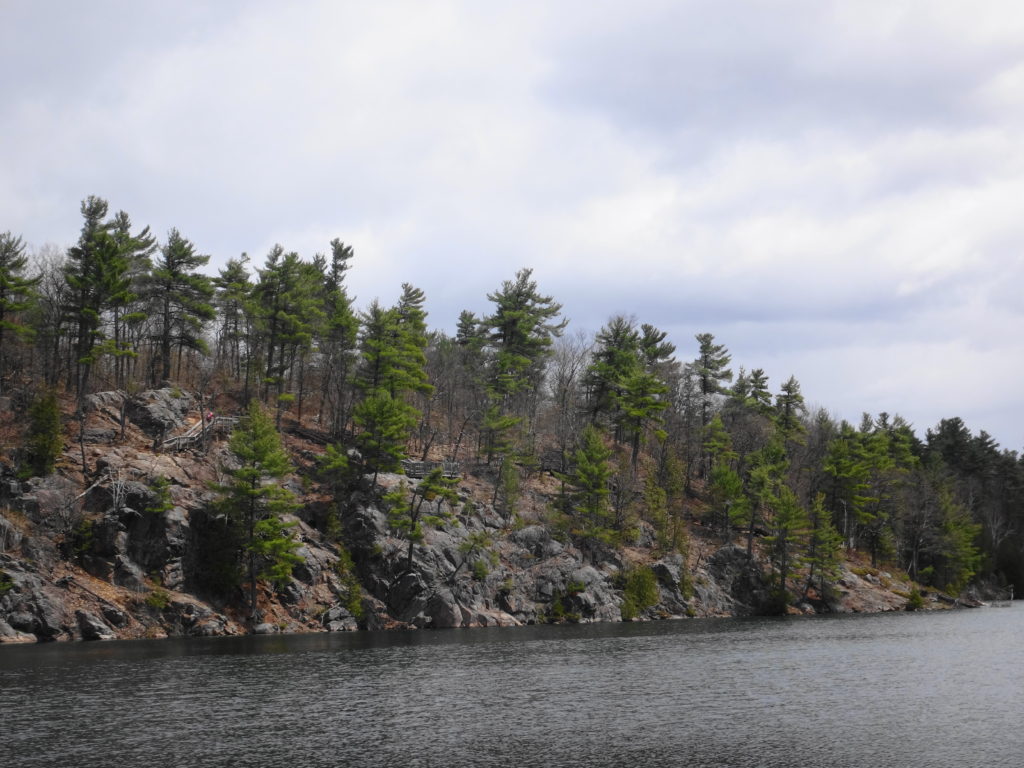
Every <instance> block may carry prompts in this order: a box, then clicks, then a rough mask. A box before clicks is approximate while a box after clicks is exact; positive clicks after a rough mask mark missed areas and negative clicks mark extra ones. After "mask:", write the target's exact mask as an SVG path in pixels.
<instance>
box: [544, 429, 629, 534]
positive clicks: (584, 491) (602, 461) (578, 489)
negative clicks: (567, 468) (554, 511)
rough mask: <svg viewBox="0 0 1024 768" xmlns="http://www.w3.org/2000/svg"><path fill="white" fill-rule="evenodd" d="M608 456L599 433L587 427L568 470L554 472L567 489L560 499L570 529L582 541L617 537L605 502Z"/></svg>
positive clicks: (610, 473)
mask: <svg viewBox="0 0 1024 768" xmlns="http://www.w3.org/2000/svg"><path fill="white" fill-rule="evenodd" d="M611 455H612V452H611V450H610V449H609V448H608V447H607V446H605V444H604V440H603V439H602V437H601V433H600V432H598V430H597V429H596V428H594V427H593V426H588V427H587V428H586V430H585V431H584V432H583V437H582V439H581V444H580V447H579V448H578V449H577V450H576V452H575V454H574V462H573V469H572V471H571V472H570V473H569V474H565V475H563V474H556V476H557V477H558V478H559V479H560V480H562V481H563V482H564V483H565V484H566V485H568V486H569V487H570V489H571V490H570V492H569V494H568V495H567V497H566V498H565V499H564V502H563V506H564V509H565V511H566V513H567V515H568V518H569V519H568V523H569V528H570V532H571V533H572V534H573V535H574V536H578V537H580V538H582V539H584V541H592V542H600V543H603V544H611V543H613V542H614V541H616V540H617V532H616V530H615V528H614V522H615V521H614V517H613V515H612V510H611V507H610V504H609V494H610V488H609V486H610V483H611V478H612V466H611V464H610V463H609V461H608V460H609V459H610V458H611Z"/></svg>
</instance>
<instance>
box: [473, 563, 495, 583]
mask: <svg viewBox="0 0 1024 768" xmlns="http://www.w3.org/2000/svg"><path fill="white" fill-rule="evenodd" d="M472 570H473V578H474V579H476V580H477V581H483V580H484V579H486V578H487V574H489V573H490V572H491V569H490V568H489V567H488V566H487V561H486V560H482V559H478V560H474V561H473V565H472Z"/></svg>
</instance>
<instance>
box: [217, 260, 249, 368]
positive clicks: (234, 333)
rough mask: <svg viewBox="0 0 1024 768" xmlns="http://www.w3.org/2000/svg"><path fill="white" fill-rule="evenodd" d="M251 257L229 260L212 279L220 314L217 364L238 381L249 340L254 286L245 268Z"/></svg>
mask: <svg viewBox="0 0 1024 768" xmlns="http://www.w3.org/2000/svg"><path fill="white" fill-rule="evenodd" d="M248 261H249V257H248V255H246V254H244V253H243V254H242V256H241V258H238V259H229V260H228V263H227V264H226V265H225V266H224V268H223V269H221V270H220V272H219V273H218V274H217V277H215V278H213V281H212V282H213V286H214V289H215V306H216V307H217V309H218V310H219V313H220V328H219V330H218V331H217V363H218V365H226V367H227V369H228V371H230V372H231V374H232V375H234V377H235V379H236V380H240V379H241V378H242V344H243V342H244V340H245V339H246V338H247V336H248V334H247V333H246V328H245V326H246V322H247V319H248V318H249V313H248V311H247V308H248V304H249V295H250V293H251V291H252V283H250V282H249V271H248V270H247V269H246V264H247V263H248Z"/></svg>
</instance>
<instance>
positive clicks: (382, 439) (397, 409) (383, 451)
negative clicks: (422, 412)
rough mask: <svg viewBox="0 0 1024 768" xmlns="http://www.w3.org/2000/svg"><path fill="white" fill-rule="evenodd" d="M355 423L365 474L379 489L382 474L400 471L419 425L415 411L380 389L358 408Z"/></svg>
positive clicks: (357, 444)
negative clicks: (379, 475)
mask: <svg viewBox="0 0 1024 768" xmlns="http://www.w3.org/2000/svg"><path fill="white" fill-rule="evenodd" d="M353 420H354V421H355V424H356V427H357V428H358V429H359V432H357V433H356V446H357V447H358V449H359V453H360V455H361V456H362V464H363V473H364V474H371V473H372V474H373V485H376V484H377V476H378V474H379V473H381V472H396V471H398V470H399V469H400V468H401V466H402V459H404V458H405V456H406V453H405V446H406V443H407V442H408V440H409V433H410V431H411V430H412V428H413V427H414V426H415V425H416V411H415V409H414V408H413V407H412V406H410V405H408V404H407V403H405V402H404V401H402V400H400V399H396V398H393V397H392V396H391V395H390V393H388V391H387V390H384V389H380V390H376V391H375V392H373V393H372V394H370V396H369V397H366V398H365V399H363V400H362V401H361V402H360V403H359V405H357V406H356V408H355V412H354V413H353Z"/></svg>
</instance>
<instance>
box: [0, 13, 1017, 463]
mask: <svg viewBox="0 0 1024 768" xmlns="http://www.w3.org/2000/svg"><path fill="white" fill-rule="evenodd" d="M0 93H2V94H3V99H2V101H0V231H8V230H9V231H11V232H12V233H14V234H15V235H20V236H22V237H23V238H24V239H25V241H26V242H28V243H29V244H30V246H31V248H32V249H33V250H38V249H42V248H44V247H46V246H47V245H48V244H50V245H56V246H58V247H61V248H64V247H66V246H68V245H71V244H72V243H74V242H75V240H76V239H77V236H78V232H79V229H80V227H81V216H80V213H79V205H80V203H81V201H82V200H83V199H84V198H85V197H86V196H88V195H98V196H100V197H102V198H104V199H106V200H108V201H109V203H110V206H111V210H112V211H114V210H124V211H126V212H128V214H129V215H130V216H131V218H132V221H133V222H134V223H135V224H136V225H137V226H139V227H141V226H143V225H146V226H149V227H150V228H151V229H152V231H153V232H154V233H156V234H157V235H158V236H159V237H160V238H161V239H166V233H167V232H168V230H170V229H171V228H172V227H173V228H177V229H178V230H180V232H181V233H182V235H183V236H185V237H186V238H188V239H190V240H191V241H192V242H193V243H194V244H195V245H196V247H197V249H198V250H199V251H200V252H202V253H207V254H210V256H211V261H210V272H211V274H212V273H214V272H215V271H216V270H217V269H218V268H220V267H221V266H223V265H224V263H225V262H226V261H227V259H229V258H233V257H238V256H239V255H240V254H241V253H243V252H245V253H248V254H249V255H250V257H251V258H252V260H253V262H254V264H255V265H256V266H260V265H262V262H263V259H264V258H265V256H266V254H267V253H268V252H269V250H270V249H271V247H272V246H273V245H274V244H275V243H280V244H281V245H283V246H284V247H285V248H286V249H287V250H294V251H297V252H298V253H299V254H300V255H302V256H303V257H305V258H311V257H312V256H313V255H314V254H315V253H318V252H329V243H330V241H331V240H332V239H333V238H335V237H338V238H340V239H341V240H343V241H344V242H346V243H348V244H350V245H352V246H353V248H354V250H355V258H354V259H353V264H352V270H351V272H350V273H349V276H348V286H349V290H350V293H351V294H354V295H355V296H356V299H357V305H358V306H360V307H365V306H366V305H367V304H368V303H369V301H370V300H372V299H373V298H379V299H380V300H381V301H382V302H384V303H385V304H388V303H391V302H393V301H394V300H396V299H397V297H398V295H399V293H400V292H401V284H402V283H405V282H408V283H411V284H413V285H415V286H417V287H419V288H421V289H423V290H424V291H425V293H426V295H427V310H428V312H429V313H430V317H429V321H428V322H429V323H430V324H431V326H432V327H434V328H439V329H444V330H448V331H449V332H451V331H453V330H454V326H455V321H456V319H457V317H458V314H459V312H460V311H461V310H463V309H469V310H472V311H474V312H476V313H478V314H483V313H486V312H488V311H489V310H490V308H491V306H492V305H491V304H490V302H488V300H487V294H488V293H491V292H493V291H495V290H496V289H498V288H499V286H500V285H501V283H502V281H504V280H509V279H512V278H514V276H515V274H516V272H517V270H519V269H521V268H531V269H533V277H534V279H535V280H536V281H537V283H538V286H539V289H540V290H541V292H542V293H544V294H547V295H551V296H553V297H554V298H555V300H557V301H558V302H560V303H561V304H562V305H563V314H564V316H566V317H568V318H569V319H570V326H569V328H570V331H572V330H577V329H580V330H583V331H585V332H588V333H592V332H594V331H597V330H598V329H599V328H600V327H601V326H602V325H603V324H604V323H605V322H607V321H608V319H609V318H611V317H612V316H614V315H625V316H635V317H636V319H637V320H638V322H645V323H651V324H652V325H655V326H657V327H658V328H660V329H662V330H665V331H667V332H668V333H669V338H670V340H671V341H673V342H674V343H675V344H676V347H677V357H679V358H680V359H681V360H689V359H692V358H694V357H695V356H696V354H697V344H696V341H695V340H694V335H695V334H697V333H703V332H708V333H712V334H714V336H715V339H716V341H718V342H720V343H723V344H725V345H726V346H727V347H728V349H729V350H730V352H731V353H732V356H733V369H734V370H737V369H738V368H739V366H744V367H746V368H747V369H748V370H749V369H751V368H763V369H764V370H765V371H766V372H767V373H768V375H769V377H770V381H769V384H770V386H771V387H772V389H773V391H778V387H779V386H780V385H781V384H782V382H784V381H785V380H786V379H787V378H789V376H790V375H793V376H796V378H797V379H798V380H799V382H800V384H801V388H802V391H803V393H804V396H805V397H806V398H807V401H808V403H810V404H812V405H814V406H819V407H824V408H826V409H827V410H829V411H830V412H831V413H832V414H833V415H834V416H836V417H837V418H845V419H848V420H850V421H851V422H854V423H858V422H859V420H860V417H861V413H862V412H869V413H872V414H878V413H880V412H883V411H884V412H887V413H889V414H900V415H902V416H903V417H904V418H906V419H907V420H908V421H909V422H910V423H911V424H912V425H913V426H914V428H915V430H916V432H917V433H918V435H919V436H921V437H923V436H924V434H925V431H926V430H927V429H928V428H931V427H934V426H935V425H936V424H937V423H938V422H939V420H940V419H942V418H949V417H953V416H959V417H961V418H963V419H964V421H965V422H966V423H967V425H968V426H969V427H970V428H971V429H972V431H974V432H975V433H977V432H978V431H980V430H985V431H987V432H988V433H989V434H991V435H992V436H993V437H994V438H995V439H996V440H997V441H998V442H999V443H1000V444H1001V445H1002V446H1003V447H1004V448H1008V449H1013V450H1020V449H1021V448H1024V388H1022V386H1021V382H1022V374H1024V302H1022V299H1021V290H1022V287H1024V216H1022V215H1021V204H1022V201H1024V6H1021V5H1020V4H1019V2H1015V1H1013V0H1007V1H1003V0H986V2H984V3H973V4H969V3H964V2H945V1H944V0H922V1H921V2H901V1H900V0H886V1H884V2H875V1H874V0H863V1H859V2H856V3H851V2H832V1H831V0H799V1H787V0H773V1H772V2H767V1H765V2H757V1H755V0H751V1H750V2H735V3H722V2H716V1H714V0H709V1H708V2H703V1H687V0H678V1H676V2H660V1H659V0H632V1H631V2H629V3H623V2H615V3H613V2H603V1H602V0H568V1H566V2H554V3H552V2H531V1H529V0H527V1H525V2H515V3H486V2H483V3H482V2H468V1H467V2H445V1H444V0H441V1H439V2H430V3H424V2H412V1H410V2H389V1H388V0H375V2H372V3H367V2H348V1H347V0H333V1H332V0H323V1H322V2H317V1H315V0H300V1H298V2H290V3H280V2H276V1H272V2H263V1H260V0H252V1H247V2H235V1H234V0H222V1H220V2H187V1H185V2H179V3H167V2H150V1H148V0H123V1H120V0H119V1H113V0H90V2H88V3H86V2H72V0H65V1H64V2H54V1H53V0H0Z"/></svg>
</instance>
